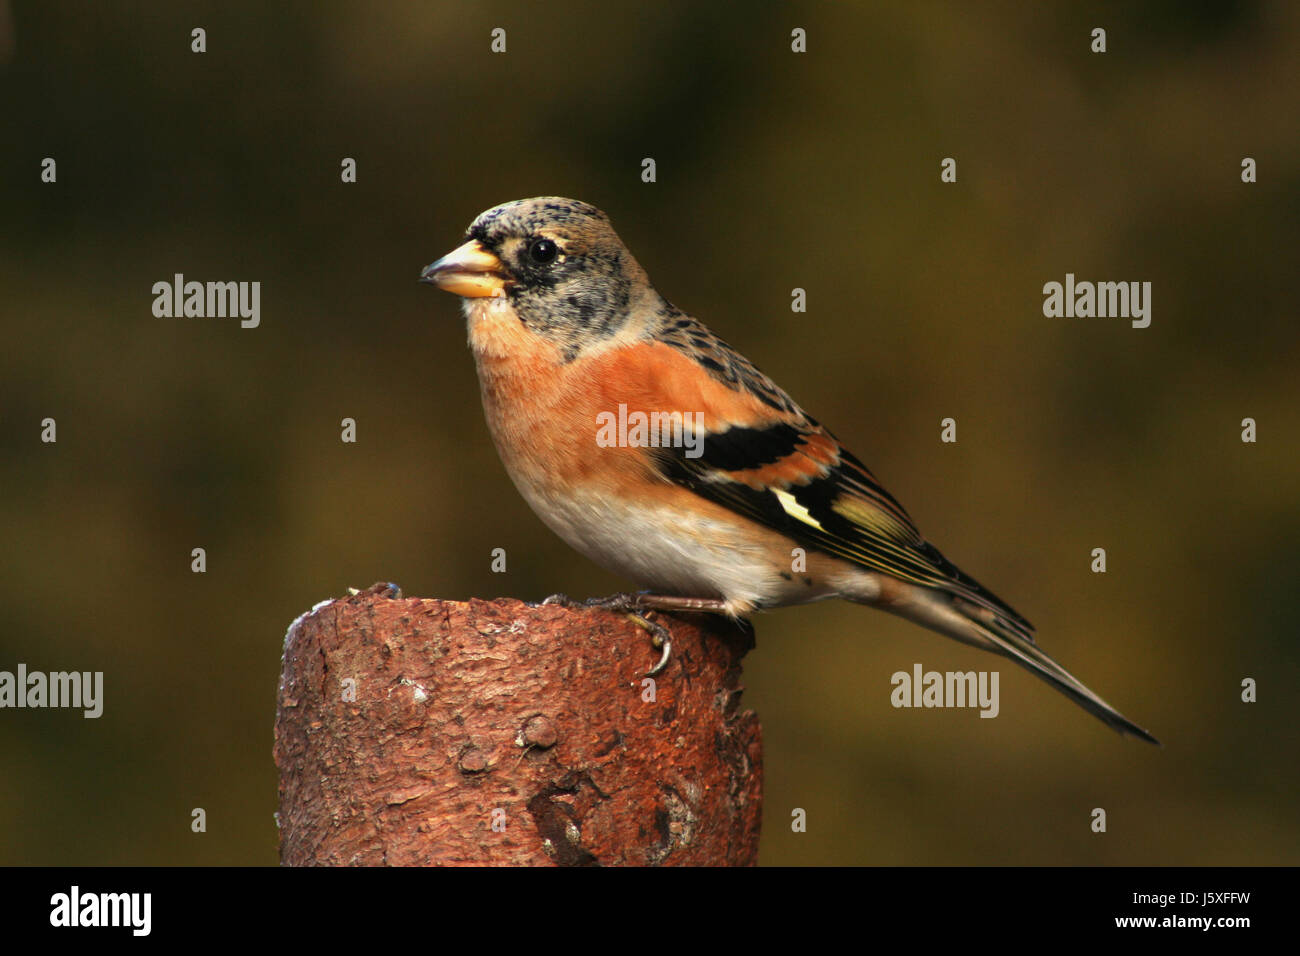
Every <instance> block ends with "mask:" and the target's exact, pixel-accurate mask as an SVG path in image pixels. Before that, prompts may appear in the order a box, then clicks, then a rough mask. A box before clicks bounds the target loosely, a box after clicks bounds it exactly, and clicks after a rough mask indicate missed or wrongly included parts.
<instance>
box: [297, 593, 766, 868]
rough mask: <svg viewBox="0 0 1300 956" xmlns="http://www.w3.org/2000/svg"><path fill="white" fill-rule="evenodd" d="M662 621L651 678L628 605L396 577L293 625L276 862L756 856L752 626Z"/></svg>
mask: <svg viewBox="0 0 1300 956" xmlns="http://www.w3.org/2000/svg"><path fill="white" fill-rule="evenodd" d="M654 620H656V621H658V622H659V623H661V624H662V625H664V626H665V627H667V628H668V629H669V630H670V632H671V633H672V657H671V659H670V661H669V663H668V666H667V668H666V669H665V670H664V671H663V673H661V674H659V675H658V676H657V677H656V678H654V679H653V680H654V683H653V685H650V684H647V683H645V682H646V681H647V678H645V676H644V675H645V672H646V671H647V670H648V669H649V668H650V666H651V665H653V664H654V663H655V662H656V661H657V660H658V657H659V652H658V651H657V650H655V649H654V648H653V647H652V646H651V643H650V637H649V635H648V634H647V633H646V631H645V630H643V629H641V628H640V627H638V626H637V625H636V624H635V623H634V622H632V621H630V620H629V619H628V618H627V616H626V615H623V614H620V613H615V612H611V611H606V610H595V609H586V608H583V609H577V610H575V609H571V608H564V607H556V606H532V605H528V604H524V603H522V602H520V601H515V600H507V599H498V600H495V601H480V600H471V601H470V602H468V603H460V602H454V601H437V600H422V599H415V598H402V597H400V594H399V592H397V591H396V589H395V588H393V587H392V586H391V585H375V586H374V587H372V588H370V589H368V590H366V591H363V592H361V593H360V594H358V595H355V596H353V597H348V598H341V599H339V600H336V601H332V602H329V603H326V604H323V605H318V606H317V607H316V608H314V609H313V610H312V611H311V612H309V613H308V614H306V615H304V616H303V617H301V618H299V619H298V620H297V621H295V622H294V623H293V625H292V626H291V627H290V628H289V633H288V634H287V635H286V637H285V649H284V665H283V671H282V673H281V678H280V693H279V708H278V714H277V717H276V726H275V762H276V766H277V767H278V768H279V772H280V812H279V815H278V816H279V823H280V859H281V862H282V863H284V864H288V865H338V864H362V865H367V864H369V865H380V864H388V865H426V864H560V865H603V864H649V865H663V864H718V865H737V864H753V863H754V862H755V860H756V858H757V853H758V833H759V820H760V803H761V793H762V765H761V738H760V730H759V724H758V718H757V717H756V716H755V715H754V713H753V712H752V711H746V710H740V709H739V706H738V705H739V700H740V693H741V687H740V683H739V681H740V659H741V657H743V656H744V654H745V652H746V651H747V650H748V649H749V648H750V647H751V646H752V645H753V639H752V635H751V634H750V633H749V632H748V631H746V630H743V629H742V628H740V627H738V626H737V625H735V624H733V623H730V622H728V621H726V620H723V619H719V618H718V617H717V616H714V615H680V616H678V615H674V616H668V615H662V614H656V615H654ZM348 679H351V680H352V681H354V683H353V684H349V683H348ZM350 687H353V688H354V693H351V692H350V691H349V688H350ZM349 697H351V698H352V699H348V698H349Z"/></svg>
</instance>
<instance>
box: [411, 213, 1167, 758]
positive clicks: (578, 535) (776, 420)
mask: <svg viewBox="0 0 1300 956" xmlns="http://www.w3.org/2000/svg"><path fill="white" fill-rule="evenodd" d="M465 239H466V241H465V243H464V245H462V246H460V247H459V248H458V249H456V250H454V251H453V252H451V253H450V254H448V255H446V256H444V257H443V258H441V259H439V260H438V261H437V262H435V263H433V264H432V265H430V266H428V267H427V268H426V269H425V270H424V271H423V273H422V274H421V279H422V280H423V281H425V282H429V283H432V284H434V285H437V286H438V287H439V288H442V289H445V290H447V291H449V292H453V293H455V294H457V295H459V296H462V297H463V304H464V311H465V316H466V318H467V320H468V325H469V345H470V349H471V350H472V351H473V353H474V358H475V360H476V362H477V365H478V376H479V383H480V386H481V391H482V398H483V409H484V412H485V413H486V416H487V423H488V427H489V429H490V430H491V432H492V437H493V439H494V440H495V442H496V446H497V450H498V452H499V453H500V455H501V460H502V462H504V464H505V466H506V470H507V471H508V472H509V473H510V477H511V478H512V479H513V480H514V483H515V485H516V486H517V487H518V489H519V491H520V493H521V494H522V495H523V496H524V499H525V500H526V501H527V502H528V504H529V505H531V506H532V508H533V510H534V511H535V512H537V514H538V516H539V517H540V518H541V519H542V521H544V522H545V523H546V524H547V525H548V526H549V527H550V528H551V529H552V530H553V531H555V533H556V534H558V535H559V536H560V537H561V538H563V539H564V540H565V541H567V542H568V543H569V544H570V545H572V546H573V547H574V548H576V549H577V550H578V551H580V552H582V553H583V554H585V555H587V556H588V557H589V558H591V559H592V560H594V561H595V562H596V563H598V564H601V565H603V566H604V567H606V568H608V569H609V570H611V571H614V572H616V573H619V574H622V575H625V576H626V577H628V578H631V579H633V580H634V581H636V582H637V583H638V584H640V585H642V586H644V587H647V588H649V589H650V593H645V594H639V595H636V596H635V598H633V599H632V600H633V603H634V604H635V606H636V607H639V608H645V609H658V610H669V611H671V610H703V611H714V612H719V613H724V614H728V615H731V616H732V617H737V618H739V617H746V616H748V615H749V614H750V613H751V612H753V611H755V610H758V609H762V608H770V607H778V606H782V605H789V604H802V603H805V602H809V601H817V600H822V599H825V598H844V599H845V600H848V601H853V602H856V603H858V604H866V605H869V606H871V607H875V608H879V609H880V610H883V611H889V612H891V613H893V614H897V615H900V616H902V617H905V618H907V619H909V620H911V621H914V622H916V623H917V624H920V625H922V626H924V627H928V628H931V629H932V630H935V631H938V632H939V633H941V634H945V635H947V636H949V637H952V638H955V639H957V640H959V641H963V642H964V643H967V644H973V645H975V646H976V647H981V648H984V649H986V650H990V651H994V652H995V653H998V654H1001V655H1003V656H1005V657H1009V658H1011V659H1012V660H1014V661H1015V662H1016V663H1018V664H1021V665H1023V666H1024V667H1026V668H1028V669H1029V670H1030V671H1032V672H1033V673H1034V674H1036V675H1037V676H1038V677H1040V678H1042V679H1043V680H1045V681H1047V682H1048V683H1049V684H1051V685H1052V686H1053V687H1056V688H1057V689H1058V690H1060V691H1061V692H1063V693H1064V694H1066V695H1067V696H1068V697H1070V698H1071V699H1072V700H1074V701H1076V702H1077V703H1078V704H1080V705H1081V706H1082V707H1083V708H1084V709H1085V710H1087V711H1089V712H1090V713H1092V714H1095V715H1096V716H1097V717H1099V718H1100V719H1101V720H1103V721H1105V722H1106V723H1107V724H1109V725H1110V726H1111V727H1114V728H1115V729H1117V730H1120V731H1122V732H1126V733H1130V734H1133V735H1134V736H1137V737H1141V738H1142V739H1143V740H1148V741H1151V742H1153V743H1154V742H1156V741H1155V738H1154V737H1152V736H1151V735H1150V734H1149V733H1147V732H1146V731H1145V730H1143V729H1142V728H1141V727H1139V726H1137V725H1136V724H1134V723H1133V722H1132V721H1130V720H1128V719H1127V718H1125V717H1124V716H1122V715H1121V714H1120V713H1119V712H1118V711H1116V710H1115V709H1114V708H1113V707H1111V706H1110V705H1109V704H1107V703H1106V702H1105V701H1104V700H1102V699H1101V698H1100V697H1098V696H1097V695H1096V694H1094V693H1093V692H1092V691H1090V690H1089V689H1088V688H1087V687H1085V686H1084V685H1083V684H1081V683H1080V682H1079V681H1078V680H1076V679H1075V678H1074V677H1073V676H1072V675H1071V674H1070V673H1069V672H1067V671H1066V670H1065V669H1064V668H1063V667H1061V666H1060V665H1059V664H1057V663H1056V662H1055V661H1054V660H1052V659H1051V658H1050V657H1048V656H1047V654H1045V653H1043V651H1042V650H1040V649H1039V648H1038V646H1037V645H1036V644H1035V643H1034V629H1033V627H1032V626H1031V625H1030V623H1029V622H1028V621H1026V620H1025V619H1024V618H1023V617H1021V616H1020V615H1019V614H1017V613H1016V612H1015V611H1014V610H1013V609H1012V608H1011V607H1010V606H1009V605H1007V604H1006V603H1005V602H1004V601H1002V600H1001V599H999V598H997V597H996V596H994V595H993V594H992V593H991V592H990V591H989V590H988V589H987V588H985V587H983V586H982V585H980V584H979V583H978V582H977V581H975V580H974V579H973V578H971V577H970V576H969V575H967V574H965V573H963V572H962V571H960V570H959V569H958V568H957V567H956V566H955V565H953V564H952V562H950V561H948V560H947V559H946V558H945V557H944V556H943V555H942V554H940V553H939V550H938V549H937V548H935V547H934V545H932V544H930V543H929V542H928V541H926V540H925V539H924V538H922V537H921V534H920V532H919V531H918V530H917V529H916V526H915V525H914V524H913V523H912V519H911V518H910V517H909V516H908V514H907V512H906V511H904V510H903V506H902V505H900V504H899V503H898V502H897V501H896V500H895V499H894V496H893V495H891V494H890V493H889V492H888V491H886V490H885V489H884V488H883V487H882V486H881V485H880V483H879V482H878V481H877V480H876V479H875V477H874V476H873V475H872V474H871V472H870V471H868V470H867V468H866V466H865V465H863V464H862V462H860V461H858V459H857V458H855V457H854V456H853V455H852V454H851V453H850V452H849V451H848V449H846V448H845V447H844V446H843V445H841V444H840V442H839V441H838V440H837V439H836V438H835V436H833V435H832V434H831V433H830V432H829V431H827V430H826V429H825V428H823V427H822V426H821V425H819V424H818V423H817V422H816V421H815V420H814V419H813V418H812V417H811V416H809V415H808V414H807V413H806V412H804V411H803V409H801V408H800V407H799V406H798V405H797V404H795V402H794V400H793V399H791V398H790V396H788V395H787V394H786V393H785V392H784V391H782V390H781V388H780V387H778V386H777V385H776V383H775V382H773V381H772V380H771V379H770V378H768V377H767V376H766V375H764V374H763V373H762V372H760V371H759V370H758V369H757V368H755V367H754V366H753V365H752V364H750V362H749V361H748V360H747V359H745V358H744V356H742V355H740V354H739V353H738V352H736V351H735V350H734V349H732V348H731V347H730V346H728V345H727V344H726V343H725V342H723V341H722V340H721V339H719V338H718V337H717V336H716V335H714V334H713V333H712V332H711V331H709V329H707V328H706V327H705V326H704V325H703V324H702V323H701V322H699V321H698V320H696V319H694V318H692V317H691V316H689V315H686V314H685V313H683V312H682V311H681V310H679V309H677V308H675V307H674V306H673V305H672V304H671V303H669V302H668V300H666V299H665V298H664V297H663V296H661V295H660V294H659V293H658V292H657V291H655V288H654V287H653V286H652V285H651V284H650V280H649V279H648V278H647V276H646V274H645V272H644V270H642V268H641V266H640V265H638V264H637V261H636V260H635V259H634V258H632V255H631V253H629V252H628V250H627V248H626V247H625V246H624V245H623V243H622V241H621V240H620V239H619V237H618V236H617V235H616V234H615V232H614V230H613V228H612V227H611V225H610V222H609V218H608V217H607V216H606V215H605V214H604V213H603V212H601V211H600V210H599V209H597V208H595V207H594V206H590V205H588V204H587V203H584V202H578V201H577V200H573V199H563V198H559V197H551V196H546V197H539V198H535V199H524V200H519V201H517V202H510V203H505V204H503V205H500V206H496V207H495V208H493V209H489V210H487V211H486V212H484V213H482V214H481V215H480V216H479V217H478V218H477V219H475V220H474V222H473V223H472V224H471V225H470V227H469V230H468V232H467V234H466V237H465ZM615 421H616V422H617V427H615V428H611V427H610V426H611V424H612V423H614V422H615ZM642 426H645V427H642ZM611 439H613V440H611ZM795 549H801V550H802V553H803V554H804V555H805V557H804V558H803V563H802V564H801V563H800V562H799V561H798V560H797V559H796V557H795V555H797V554H798V553H799V552H796V551H795ZM796 567H799V568H800V570H797V571H796V570H794V569H795V568H796Z"/></svg>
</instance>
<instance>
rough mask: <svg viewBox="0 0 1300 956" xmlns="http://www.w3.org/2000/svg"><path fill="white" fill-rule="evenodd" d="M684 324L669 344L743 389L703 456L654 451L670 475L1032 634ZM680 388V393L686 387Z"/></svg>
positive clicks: (772, 394)
mask: <svg viewBox="0 0 1300 956" xmlns="http://www.w3.org/2000/svg"><path fill="white" fill-rule="evenodd" d="M679 321H681V322H683V323H685V322H689V325H682V326H681V328H682V329H683V339H682V341H680V342H678V341H674V340H673V339H671V338H669V339H667V340H666V342H665V339H664V337H663V336H662V334H661V336H660V340H661V342H665V344H667V345H671V346H674V347H675V348H677V349H678V350H679V351H681V352H682V353H684V354H685V355H686V356H688V357H689V358H690V359H691V360H692V361H694V362H697V363H699V364H700V365H701V366H702V367H703V368H704V369H706V370H707V371H708V373H709V376H710V377H711V379H712V382H713V384H715V385H718V384H721V385H725V386H726V390H727V391H728V392H731V393H732V394H734V396H735V398H736V405H735V412H734V413H732V414H727V409H726V404H727V403H726V401H725V400H724V401H719V400H718V399H717V397H716V396H712V401H711V403H710V404H709V405H708V406H707V408H708V411H709V414H708V415H707V417H706V419H705V421H706V433H705V434H704V436H703V443H702V447H699V448H696V449H694V450H693V451H691V453H692V454H695V453H697V452H698V454H697V456H696V457H690V456H689V455H688V451H690V450H688V449H686V448H658V449H653V451H654V453H655V454H654V460H655V463H656V466H657V467H658V469H659V471H660V473H661V475H662V476H663V477H664V478H666V479H667V480H669V481H673V482H675V483H677V484H680V485H683V486H685V487H687V488H689V489H690V490H692V491H694V492H695V493H696V494H698V495H700V496H702V497H704V498H707V499H709V500H710V501H713V502H716V503H718V504H721V505H723V506H725V507H728V508H730V509H732V510H733V511H735V512H737V513H739V514H743V515H745V516H746V517H748V518H750V519H752V520H754V521H757V522H759V523H761V524H763V525H766V526H767V527H770V528H772V529H774V530H776V531H779V532H781V533H783V534H785V535H787V536H789V537H790V538H792V539H794V541H795V542H796V543H798V544H800V545H802V546H804V547H808V548H813V549H816V550H818V551H821V552H824V553H826V554H830V555H833V556H835V557H838V558H843V559H845V560H848V561H851V562H853V563H854V564H857V565H859V566H861V567H863V568H865V569H867V570H870V571H875V572H879V573H881V574H886V575H890V576H892V577H895V578H899V579H901V580H903V581H907V582H909V583H913V584H917V585H921V586H923V587H928V588H936V589H939V590H941V591H945V592H947V593H949V594H953V595H957V596H960V597H962V598H965V599H966V600H967V601H970V602H972V603H974V604H976V605H977V606H979V607H982V608H985V609H987V610H988V611H989V612H990V613H992V614H993V615H994V616H995V617H996V618H997V619H999V621H1001V622H1002V623H1004V624H1005V625H1006V626H1007V627H1008V628H1009V629H1011V630H1012V631H1014V632H1015V633H1017V634H1019V635H1020V636H1021V637H1023V638H1024V639H1026V640H1029V641H1032V640H1033V632H1034V629H1033V626H1032V625H1031V624H1030V623H1029V622H1028V621H1027V620H1025V619H1024V617H1022V616H1021V615H1020V614H1018V613H1017V612H1016V611H1015V610H1014V609H1013V608H1011V607H1010V606H1009V605H1007V604H1006V603H1005V602H1004V601H1002V600H1001V599H999V598H998V597H997V596H996V595H994V594H993V593H992V592H990V591H989V590H988V589H987V588H985V587H983V586H982V585H980V584H979V582H977V581H976V580H975V579H974V578H972V577H970V576H969V575H967V574H965V573H963V572H962V571H961V570H960V569H959V568H957V567H956V565H954V564H953V563H952V562H951V561H949V560H948V559H947V558H945V557H944V556H943V555H942V554H941V553H940V552H939V549H938V548H936V547H934V545H932V544H930V543H929V542H928V541H926V540H925V539H924V538H923V537H922V536H921V533H920V532H919V531H918V530H917V528H916V525H915V524H914V523H913V522H912V519H911V517H910V516H909V515H908V514H907V511H906V510H904V508H903V506H902V505H901V504H899V503H898V501H897V500H896V499H895V498H894V496H893V495H891V494H890V493H889V492H888V491H886V490H885V488H884V487H883V486H882V485H881V484H880V482H879V481H877V480H876V477H875V476H874V475H873V474H872V473H871V472H870V470H868V468H867V467H866V466H865V465H864V464H862V462H860V461H859V460H858V459H857V458H856V457H854V456H853V454H852V453H850V452H849V451H848V450H847V449H846V448H844V446H843V445H841V444H840V442H839V441H838V440H837V439H836V438H835V436H834V435H832V434H831V433H830V432H828V431H827V430H826V429H824V428H822V426H821V425H819V424H818V423H817V422H816V421H815V420H814V419H813V418H812V417H811V416H809V415H808V414H807V413H805V412H804V411H803V410H802V409H801V408H800V407H799V406H798V404H796V403H795V402H794V400H793V399H791V398H790V396H789V395H787V394H786V393H785V392H784V391H783V390H782V389H781V388H780V387H779V386H778V385H777V384H776V383H775V382H773V381H772V380H771V379H770V378H768V377H767V376H766V375H764V374H763V373H762V372H760V371H759V370H758V369H757V368H756V367H755V366H754V365H752V364H751V363H750V362H749V361H748V360H747V359H745V358H744V357H743V356H741V355H740V354H739V353H737V352H736V351H735V350H734V349H732V348H730V347H729V346H728V345H726V343H724V342H722V341H721V340H720V339H718V338H717V337H716V336H714V335H713V333H712V332H710V331H709V330H708V329H707V328H705V327H704V326H703V325H702V324H700V323H698V322H696V321H694V320H689V319H688V318H685V317H683V319H681V320H679ZM660 364H661V367H662V363H660ZM673 392H674V394H676V395H678V396H679V397H680V395H681V389H680V387H675V388H674V389H673ZM706 398H708V396H706ZM754 399H757V402H755V401H754ZM755 408H758V409H759V412H758V413H755V412H754V409H755Z"/></svg>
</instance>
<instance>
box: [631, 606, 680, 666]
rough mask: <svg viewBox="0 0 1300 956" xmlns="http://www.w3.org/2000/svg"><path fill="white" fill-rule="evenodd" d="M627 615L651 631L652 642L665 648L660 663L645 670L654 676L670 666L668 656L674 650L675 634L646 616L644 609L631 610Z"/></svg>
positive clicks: (632, 620) (641, 626) (640, 626)
mask: <svg viewBox="0 0 1300 956" xmlns="http://www.w3.org/2000/svg"><path fill="white" fill-rule="evenodd" d="M626 617H627V619H628V620H629V621H631V622H632V623H633V624H635V625H636V626H637V627H639V628H641V629H642V630H644V631H647V632H649V634H650V643H651V644H653V645H654V646H655V647H658V648H662V650H663V654H662V655H661V656H660V658H659V663H658V664H656V665H655V666H654V667H652V668H650V669H649V670H648V671H646V672H645V676H646V677H654V676H656V675H657V674H659V673H660V672H662V671H663V669H664V668H665V667H667V666H668V658H669V656H670V655H671V654H672V652H673V636H672V634H670V633H669V632H668V628H666V627H664V626H663V625H662V624H660V623H658V622H657V621H652V620H650V618H648V617H646V616H645V612H644V611H630V612H628V613H627V615H626Z"/></svg>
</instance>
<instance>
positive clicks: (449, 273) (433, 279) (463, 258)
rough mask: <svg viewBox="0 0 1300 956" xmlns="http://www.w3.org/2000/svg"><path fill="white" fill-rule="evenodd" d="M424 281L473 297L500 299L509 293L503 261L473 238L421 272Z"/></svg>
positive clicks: (421, 279) (457, 293) (421, 278)
mask: <svg viewBox="0 0 1300 956" xmlns="http://www.w3.org/2000/svg"><path fill="white" fill-rule="evenodd" d="M420 281H421V282H428V283H431V284H432V285H436V286H437V287H438V288H439V289H446V290H447V291H448V292H454V293H455V294H456V295H463V296H465V297H466V298H469V299H481V298H499V297H501V296H503V295H505V294H506V290H505V283H506V275H505V268H504V267H503V266H502V265H501V260H500V259H498V258H497V257H496V256H494V255H493V254H492V253H491V252H489V251H488V250H487V249H486V248H484V246H483V244H482V243H481V242H479V241H478V240H477V239H471V240H470V241H469V242H467V243H465V244H464V245H463V246H461V247H460V248H458V249H455V250H453V251H452V252H449V253H447V254H446V255H445V256H443V257H442V258H441V259H439V260H438V261H437V262H435V263H434V264H433V265H431V266H428V267H426V268H425V270H424V271H423V272H421V273H420Z"/></svg>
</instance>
